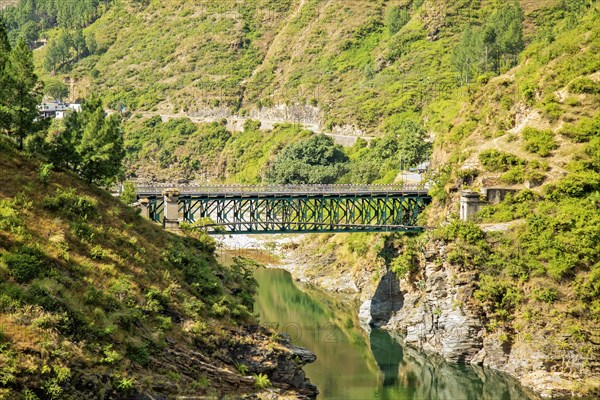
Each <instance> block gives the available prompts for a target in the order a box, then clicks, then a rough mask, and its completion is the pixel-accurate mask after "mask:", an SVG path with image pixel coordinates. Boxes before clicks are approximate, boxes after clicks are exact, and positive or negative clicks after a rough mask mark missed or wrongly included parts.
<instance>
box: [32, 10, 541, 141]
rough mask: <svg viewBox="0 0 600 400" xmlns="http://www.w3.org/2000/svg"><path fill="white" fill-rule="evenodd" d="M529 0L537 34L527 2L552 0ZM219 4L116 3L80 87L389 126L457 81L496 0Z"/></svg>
mask: <svg viewBox="0 0 600 400" xmlns="http://www.w3.org/2000/svg"><path fill="white" fill-rule="evenodd" d="M523 3H524V7H525V10H526V12H528V14H527V18H528V19H527V21H526V23H527V25H528V26H529V28H530V29H529V30H528V33H529V34H530V35H532V34H534V33H535V26H536V25H535V21H533V20H532V19H531V18H530V16H531V15H532V12H534V11H535V10H536V9H538V8H540V7H542V5H543V6H544V7H547V6H549V5H551V4H553V3H549V2H541V1H524V2H523ZM207 4H209V5H207ZM216 4H217V3H215V4H213V3H211V2H208V3H207V2H200V1H197V2H186V3H185V5H181V4H180V3H179V2H175V1H172V0H166V1H160V2H158V1H151V2H150V4H149V5H148V6H146V7H140V6H133V5H131V3H130V2H128V1H120V2H117V6H115V7H113V8H112V9H111V10H110V11H109V12H108V13H107V14H105V15H104V16H103V17H102V18H100V19H99V20H98V21H96V22H95V23H94V24H93V25H92V26H91V27H90V28H88V29H89V30H90V31H91V32H94V33H95V34H96V36H97V37H98V41H99V43H100V45H101V47H104V48H106V52H105V53H103V54H101V55H99V56H93V57H89V58H87V59H85V60H83V61H81V62H80V63H79V64H78V65H77V66H76V68H75V70H74V71H73V73H72V76H74V77H76V78H77V79H78V80H79V83H78V86H79V87H80V89H81V88H83V89H85V88H87V89H88V90H94V91H100V92H101V93H103V95H104V96H105V98H106V99H107V100H108V101H109V103H111V104H112V105H113V106H114V105H116V104H117V103H119V102H123V103H124V104H126V105H127V106H128V107H129V109H146V110H147V109H158V110H162V111H164V112H168V113H171V112H173V111H175V110H189V111H194V110H195V109H197V108H201V107H216V106H225V107H230V108H232V109H234V110H235V109H237V108H238V107H240V106H241V107H242V108H243V109H249V108H254V107H257V106H258V107H260V106H263V105H267V106H268V105H273V104H279V103H300V104H306V103H312V104H317V105H318V106H320V107H321V108H322V109H323V110H324V112H325V117H326V120H327V124H328V125H330V126H331V125H344V124H355V125H357V126H358V127H360V128H362V129H364V130H367V131H371V132H379V131H380V130H386V129H391V128H392V127H393V125H394V123H395V122H397V115H398V114H399V113H409V114H411V113H414V112H416V113H417V114H419V113H420V111H421V109H422V107H423V106H424V105H425V104H427V103H430V102H432V101H434V100H436V99H438V98H440V97H444V96H445V95H446V94H447V92H449V91H450V90H451V89H453V88H455V87H456V79H455V74H454V72H453V67H452V64H451V51H452V49H453V47H454V45H455V44H456V43H458V41H459V40H460V33H461V32H462V30H463V28H464V26H465V24H467V23H468V22H469V21H480V20H482V19H483V18H485V16H486V15H488V14H489V12H490V10H491V8H490V7H491V4H493V2H492V1H489V0H488V1H481V2H479V1H477V2H473V1H467V0H461V1H458V2H437V1H436V2H434V1H425V2H422V1H409V0H403V1H390V2H384V1H381V0H378V1H371V2H365V1H352V2H348V1H342V0H329V1H322V0H303V1H292V0H290V1H287V2H283V3H282V2H274V1H269V0H253V1H245V2H243V4H244V7H239V6H235V5H233V4H239V3H221V2H219V3H218V4H219V5H220V6H217V5H216ZM221 4H222V5H221ZM396 5H399V6H402V7H403V8H404V9H405V10H407V12H408V14H409V16H410V17H409V20H408V22H407V23H406V25H405V26H403V27H402V29H401V30H400V31H399V32H398V33H396V34H394V35H391V34H390V32H389V30H388V29H387V28H386V27H385V15H386V13H387V11H388V10H389V8H390V7H392V6H396ZM435 32H437V34H435ZM434 34H435V40H431V38H432V37H434ZM44 51H45V50H44V49H42V50H40V51H39V52H38V53H39V54H38V57H39V59H41V57H42V56H43V53H44ZM93 70H96V71H97V72H99V74H98V75H97V77H96V78H93V77H92V76H95V75H94V74H92V71H93Z"/></svg>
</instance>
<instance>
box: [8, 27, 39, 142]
mask: <svg viewBox="0 0 600 400" xmlns="http://www.w3.org/2000/svg"><path fill="white" fill-rule="evenodd" d="M7 72H8V75H9V77H10V79H11V81H12V82H11V83H12V85H11V86H10V87H9V88H8V91H9V94H10V95H9V97H8V99H7V100H9V101H10V102H11V103H10V107H9V109H10V128H9V131H10V133H11V134H13V135H14V136H15V137H16V139H17V142H18V143H19V149H23V141H24V140H25V137H26V136H27V135H29V134H31V133H33V132H35V130H36V119H37V116H38V110H37V106H38V104H39V102H40V101H41V97H42V96H41V85H40V84H39V82H38V78H37V75H36V74H35V72H34V67H33V54H32V52H31V50H30V49H29V46H27V43H25V40H24V39H23V38H21V39H20V40H19V41H18V42H17V45H16V46H15V48H14V49H13V50H12V51H11V53H10V57H9V61H8V66H7Z"/></svg>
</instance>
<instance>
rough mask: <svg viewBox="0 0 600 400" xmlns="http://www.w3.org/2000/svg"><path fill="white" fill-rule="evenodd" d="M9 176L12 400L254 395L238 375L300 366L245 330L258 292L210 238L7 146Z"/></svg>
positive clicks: (0, 145)
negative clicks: (284, 364) (220, 257)
mask: <svg viewBox="0 0 600 400" xmlns="http://www.w3.org/2000/svg"><path fill="white" fill-rule="evenodd" d="M0 170H1V171H2V173H1V174H0V188H1V189H0V228H1V229H0V282H1V283H0V398H3V399H4V398H5V399H18V398H21V397H23V396H29V395H30V394H31V393H36V394H37V395H38V396H39V397H41V398H88V397H90V396H94V397H95V396H98V395H102V394H103V395H109V394H112V395H113V396H116V397H117V398H119V397H123V396H125V395H127V394H128V393H129V394H132V393H134V392H137V393H146V394H151V393H154V394H162V395H175V394H178V395H181V394H190V395H198V394H202V393H208V394H211V393H212V394H214V393H217V392H221V393H223V392H224V393H226V392H228V391H232V390H235V391H236V392H237V393H243V392H252V391H254V390H255V389H254V388H253V379H250V378H243V377H242V376H240V375H239V374H238V372H237V371H236V369H235V368H236V367H235V366H234V364H235V363H240V364H244V363H245V364H247V365H248V366H249V368H248V371H247V372H245V373H246V374H254V373H258V372H265V373H267V374H269V373H270V372H269V371H271V370H272V369H273V368H275V367H276V364H277V362H279V361H277V362H275V363H273V362H272V361H273V359H274V358H275V357H282V358H280V359H279V360H284V359H286V358H287V357H288V356H289V355H290V353H289V352H288V351H287V350H285V349H284V348H283V347H281V346H280V345H279V344H278V343H276V342H274V341H273V339H272V338H269V336H265V334H264V333H261V331H260V330H255V329H250V330H248V328H244V325H248V326H251V325H252V324H253V318H252V316H251V314H250V312H251V307H252V305H251V301H252V300H251V298H250V296H251V293H252V280H248V279H246V278H245V277H244V274H245V272H244V270H243V269H241V267H237V268H236V267H223V266H219V265H217V263H216V261H215V259H214V256H213V254H212V251H213V250H214V243H213V242H212V240H211V239H210V238H206V237H201V238H200V239H199V240H198V239H192V238H184V237H180V236H177V235H174V234H171V233H168V232H165V231H163V230H162V229H160V227H158V226H156V225H154V224H151V223H150V222H147V221H145V220H143V219H141V217H139V216H138V215H137V214H136V213H135V212H134V211H133V210H131V209H129V208H127V207H125V206H123V205H122V204H121V203H120V202H119V201H118V200H117V199H115V198H113V197H112V196H110V195H109V194H108V193H106V192H104V191H102V190H100V189H96V188H94V187H91V186H89V185H87V184H85V183H84V182H82V181H81V180H79V179H78V178H76V177H74V176H72V175H71V174H69V173H63V172H52V174H51V177H50V179H49V182H48V183H47V184H42V182H41V181H40V180H39V178H38V162H37V161H36V160H35V159H30V158H27V157H25V156H23V155H21V154H19V153H17V152H16V151H15V150H14V149H13V148H12V145H11V144H8V143H7V142H6V141H4V139H1V140H0ZM69 188H72V189H73V190H74V194H72V195H71V196H66V197H65V196H63V197H62V200H63V203H61V205H60V206H59V207H58V208H57V209H53V208H52V207H51V206H50V208H48V201H51V200H52V199H56V198H57V197H56V192H57V191H58V190H66V189H69ZM19 261H22V262H21V263H19ZM233 292H235V293H236V294H235V295H233V294H232V293H233ZM251 353H253V354H252V356H251V355H250V354H251ZM250 357H252V359H250ZM267 360H270V361H269V362H270V364H269V365H270V366H267V367H266V369H263V367H264V366H265V365H264V364H263V363H264V362H265V361H267ZM192 366H193V367H192ZM256 368H259V369H260V371H258V370H257V369H256ZM26 398H34V397H26Z"/></svg>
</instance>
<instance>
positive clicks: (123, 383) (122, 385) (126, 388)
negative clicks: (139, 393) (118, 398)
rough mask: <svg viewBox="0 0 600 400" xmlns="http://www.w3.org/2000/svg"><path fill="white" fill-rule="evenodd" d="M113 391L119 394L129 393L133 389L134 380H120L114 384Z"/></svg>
mask: <svg viewBox="0 0 600 400" xmlns="http://www.w3.org/2000/svg"><path fill="white" fill-rule="evenodd" d="M115 389H117V391H119V392H121V393H129V392H131V391H133V389H135V380H134V379H133V378H126V377H123V378H120V379H117V381H116V383H115Z"/></svg>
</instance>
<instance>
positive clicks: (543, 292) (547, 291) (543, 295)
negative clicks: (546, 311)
mask: <svg viewBox="0 0 600 400" xmlns="http://www.w3.org/2000/svg"><path fill="white" fill-rule="evenodd" d="M533 297H534V298H535V299H536V300H538V301H543V302H545V303H549V304H552V303H554V302H555V301H556V300H557V299H558V292H557V291H556V290H555V289H552V288H543V289H542V288H535V289H533Z"/></svg>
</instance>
